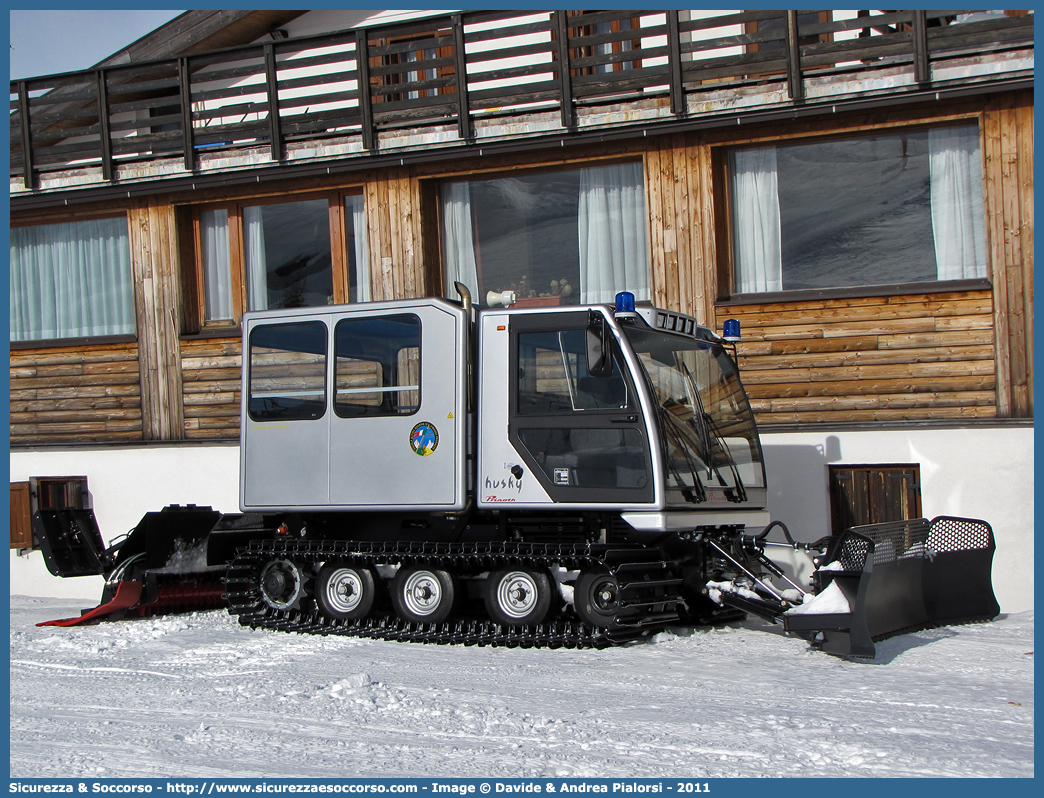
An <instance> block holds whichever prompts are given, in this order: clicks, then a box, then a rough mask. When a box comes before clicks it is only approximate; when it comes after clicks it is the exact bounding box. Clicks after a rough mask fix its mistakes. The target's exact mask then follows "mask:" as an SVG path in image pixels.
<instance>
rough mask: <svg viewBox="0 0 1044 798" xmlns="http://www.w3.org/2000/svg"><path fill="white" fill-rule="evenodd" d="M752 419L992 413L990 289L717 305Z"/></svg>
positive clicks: (954, 416)
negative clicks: (731, 337)
mask: <svg viewBox="0 0 1044 798" xmlns="http://www.w3.org/2000/svg"><path fill="white" fill-rule="evenodd" d="M726 318H736V319H739V321H740V325H741V327H742V334H743V341H742V343H740V344H739V347H738V350H739V355H740V364H739V365H740V372H741V373H742V375H743V383H744V385H745V386H746V389H747V395H748V397H749V398H750V400H751V404H752V406H753V408H754V412H755V414H756V415H757V418H758V421H759V423H763V424H771V423H779V424H808V423H817V422H837V421H846V422H847V421H899V420H929V419H943V418H945V419H972V418H993V417H995V416H996V415H997V392H996V388H997V379H996V362H995V359H994V346H995V341H994V334H993V307H992V300H991V295H990V292H989V291H975V292H971V293H964V292H962V293H953V294H924V295H909V296H889V297H871V298H862V299H846V300H832V301H830V302H829V303H825V302H822V301H814V302H787V303H778V304H775V303H769V304H764V305H746V306H732V307H721V308H719V309H718V313H717V326H718V329H719V330H720V329H721V323H722V322H723V321H724V320H725V319H726Z"/></svg>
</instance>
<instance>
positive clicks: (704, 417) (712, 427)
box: [678, 359, 747, 502]
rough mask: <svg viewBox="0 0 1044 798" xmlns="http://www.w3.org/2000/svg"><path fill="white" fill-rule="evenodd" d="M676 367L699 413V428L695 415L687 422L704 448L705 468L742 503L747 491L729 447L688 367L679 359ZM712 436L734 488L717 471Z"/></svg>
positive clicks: (735, 499) (745, 498)
mask: <svg viewBox="0 0 1044 798" xmlns="http://www.w3.org/2000/svg"><path fill="white" fill-rule="evenodd" d="M678 367H679V368H680V369H681V372H682V374H684V375H685V379H686V380H687V381H688V383H689V392H690V393H691V394H692V399H693V401H694V402H695V403H696V409H697V410H698V412H699V416H700V422H702V423H701V424H700V425H699V426H697V424H696V414H695V413H694V414H693V417H692V418H691V419H690V420H689V421H690V423H691V424H692V425H693V427H695V428H696V431H697V434H698V435H699V436H700V443H701V444H703V446H704V451H705V452H706V455H707V468H708V470H713V472H714V476H716V477H717V478H718V484H719V485H721V487H723V488H725V489H726V491H727V492H729V493H733V494H734V496H735V498H734V501H737V502H744V501H746V500H747V491H746V488H745V487H744V486H743V480H742V479H741V478H740V475H739V469H738V468H737V467H736V460H735V458H734V457H733V456H732V451H731V450H730V449H729V445H728V444H727V443H726V442H725V438H724V437H723V436H722V434H721V432H720V431H719V430H718V425H717V424H715V422H714V419H713V418H712V417H711V415H710V413H708V412H707V409H706V408H705V407H704V406H703V397H701V396H700V389H699V387H698V386H697V385H696V380H695V379H693V376H692V372H690V371H689V367H688V366H687V365H686V364H685V363H684V362H683V361H681V360H680V359H679V361H678ZM712 434H713V435H714V440H715V442H716V443H717V444H718V447H719V448H720V449H721V451H722V452H723V453H724V455H725V457H726V459H727V460H728V464H729V466H731V468H732V477H733V479H734V480H735V481H736V484H735V486H731V485H729V483H728V482H726V481H725V478H724V477H723V476H722V475H721V471H720V470H719V469H718V464H717V462H716V459H717V458H715V457H714V450H713V448H712V444H711V440H710V436H711V435H712Z"/></svg>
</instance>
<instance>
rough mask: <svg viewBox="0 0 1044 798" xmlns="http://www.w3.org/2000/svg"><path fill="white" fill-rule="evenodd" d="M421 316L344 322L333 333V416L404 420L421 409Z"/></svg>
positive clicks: (401, 315)
mask: <svg viewBox="0 0 1044 798" xmlns="http://www.w3.org/2000/svg"><path fill="white" fill-rule="evenodd" d="M420 336H421V322H420V318H419V317H418V316H416V315H414V314H412V313H403V314H398V315H394V316H374V317H371V318H364V319H342V320H341V321H340V322H338V323H337V328H336V331H335V333H334V340H335V343H334V357H335V364H334V383H335V391H336V393H335V397H336V398H335V400H334V412H335V413H337V415H338V416H340V417H341V418H356V417H361V416H404V415H412V414H413V413H416V412H417V410H418V408H419V407H420V389H421V388H420V375H421V370H420V365H421V363H420Z"/></svg>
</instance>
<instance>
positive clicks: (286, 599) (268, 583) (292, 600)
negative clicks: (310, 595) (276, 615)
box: [260, 560, 305, 610]
mask: <svg viewBox="0 0 1044 798" xmlns="http://www.w3.org/2000/svg"><path fill="white" fill-rule="evenodd" d="M304 582H305V577H304V574H303V573H301V569H300V567H298V566H297V564H296V563H293V562H291V561H290V560H271V561H269V562H268V564H267V565H265V567H264V568H263V569H262V570H261V578H260V587H261V598H262V599H263V600H264V602H265V604H267V605H268V606H269V607H271V608H272V609H274V610H289V609H292V608H294V607H295V606H296V605H297V603H298V602H299V601H300V600H301V597H302V596H303V595H304Z"/></svg>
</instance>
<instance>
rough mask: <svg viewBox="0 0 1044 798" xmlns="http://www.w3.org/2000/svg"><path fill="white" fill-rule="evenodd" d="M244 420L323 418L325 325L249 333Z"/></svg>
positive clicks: (275, 327)
mask: <svg viewBox="0 0 1044 798" xmlns="http://www.w3.org/2000/svg"><path fill="white" fill-rule="evenodd" d="M249 387H250V397H249V405H248V407H249V412H250V418H251V419H253V420H254V421H300V420H304V419H316V418H321V417H322V416H323V414H324V413H325V412H326V325H325V324H323V323H322V322H321V321H308V322H295V323H291V324H268V325H263V326H258V327H255V328H254V329H253V330H251V331H250V386H249Z"/></svg>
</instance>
